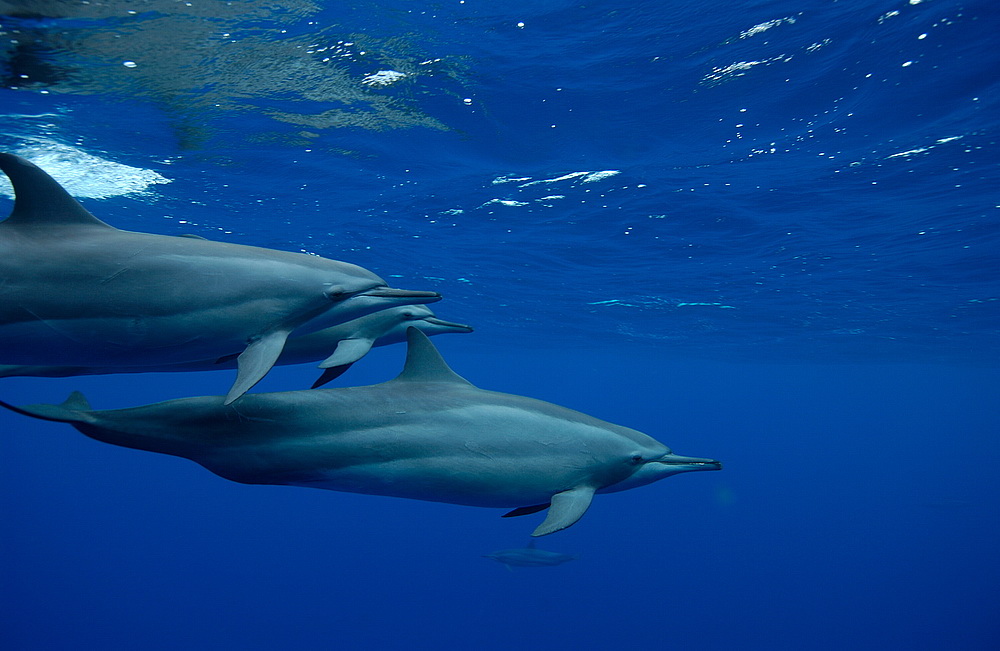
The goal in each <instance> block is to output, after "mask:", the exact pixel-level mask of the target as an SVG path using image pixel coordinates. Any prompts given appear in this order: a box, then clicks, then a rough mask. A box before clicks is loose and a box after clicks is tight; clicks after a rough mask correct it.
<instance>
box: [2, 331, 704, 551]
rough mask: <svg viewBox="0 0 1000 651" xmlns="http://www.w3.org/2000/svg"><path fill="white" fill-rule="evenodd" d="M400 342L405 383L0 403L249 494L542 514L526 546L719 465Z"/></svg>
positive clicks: (420, 345)
mask: <svg viewBox="0 0 1000 651" xmlns="http://www.w3.org/2000/svg"><path fill="white" fill-rule="evenodd" d="M407 343H408V346H407V356H406V363H405V365H404V368H403V371H402V373H400V375H399V376H398V377H396V378H395V379H393V380H390V381H388V382H383V383H381V384H376V385H372V386H365V387H348V388H341V389H311V390H306V391H288V392H280V393H261V394H249V395H246V396H244V397H243V398H242V399H241V400H240V401H238V402H236V403H233V404H228V405H227V404H226V401H225V400H224V399H223V397H221V396H203V397H196V398H182V399H179V400H169V401H166V402H160V403H156V404H151V405H146V406H143V407H133V408H130V409H113V410H107V411H94V410H92V409H91V408H90V406H89V405H88V404H87V402H86V400H85V399H84V398H83V396H82V395H81V394H79V393H74V394H73V395H71V396H70V398H69V399H68V400H67V401H66V402H64V403H63V404H61V405H32V406H27V407H15V406H13V405H9V404H6V403H0V406H4V407H7V408H8V409H12V410H14V411H16V412H19V413H21V414H24V415H27V416H32V417H34V418H40V419H43V420H52V421H57V422H63V423H69V424H70V425H72V426H73V427H75V428H76V429H78V430H79V431H81V432H83V433H84V434H86V435H87V436H89V437H91V438H94V439H96V440H99V441H104V442H106V443H112V444H115V445H121V446H124V447H129V448H135V449H140V450H149V451H152V452H160V453H163V454H172V455H175V456H179V457H184V458H187V459H191V460H193V461H195V462H197V463H199V464H201V465H202V466H204V467H205V468H207V469H208V470H210V471H212V472H214V473H216V474H217V475H219V476H221V477H225V478H226V479H230V480H232V481H237V482H242V483H246V484H281V485H291V486H308V487H313V488H323V489H327V490H334V491H346V492H352V493H367V494H371V495H387V496H395V497H406V498H411V499H419V500H429V501H434V502H447V503H452V504H465V505H469V506H482V507H494V508H507V509H510V508H513V509H514V510H513V511H512V512H510V513H509V514H508V515H522V514H526V513H529V512H535V511H540V510H543V509H546V508H547V509H548V513H547V515H546V517H545V519H544V521H543V522H542V523H541V524H540V525H539V526H538V527H537V528H536V529H535V530H534V532H533V533H532V535H533V536H544V535H547V534H551V533H554V532H556V531H559V530H561V529H565V528H566V527H569V526H571V525H572V524H574V523H575V522H576V521H577V520H579V519H580V518H581V517H582V516H583V514H584V513H585V512H586V510H587V508H588V507H589V506H590V503H591V500H592V499H593V497H594V494H595V493H609V492H616V491H622V490H627V489H630V488H635V487H638V486H642V485H645V484H649V483H651V482H654V481H657V480H659V479H663V478H665V477H669V476H671V475H676V474H678V473H683V472H692V471H699V470H719V469H721V468H722V464H721V463H719V462H718V461H715V460H714V459H702V458H696V457H683V456H680V455H676V454H674V453H673V452H671V450H670V449H669V448H668V447H666V446H665V445H663V444H662V443H659V442H657V441H655V440H654V439H652V438H650V437H649V436H647V435H645V434H643V433H641V432H638V431H636V430H633V429H629V428H627V427H622V426H619V425H614V424H611V423H608V422H605V421H602V420H598V419H597V418H593V417H591V416H587V415H586V414H583V413H580V412H578V411H573V410H571V409H567V408H565V407H560V406H558V405H554V404H551V403H548V402H543V401H541V400H533V399H531V398H525V397H522V396H516V395H511V394H506V393H497V392H493V391H485V390H483V389H479V388H476V387H475V386H473V385H472V384H470V383H469V382H467V381H466V380H465V379H463V378H462V377H460V376H459V375H457V374H456V373H455V372H454V371H452V370H451V369H450V368H449V367H448V365H447V364H446V363H445V361H444V359H442V358H441V355H440V354H439V353H438V351H437V349H436V348H435V347H434V344H433V343H431V341H430V339H429V338H428V337H427V336H426V335H425V334H423V333H422V332H421V331H420V330H418V329H417V328H412V327H411V328H408V329H407Z"/></svg>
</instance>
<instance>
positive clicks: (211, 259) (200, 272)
mask: <svg viewBox="0 0 1000 651" xmlns="http://www.w3.org/2000/svg"><path fill="white" fill-rule="evenodd" d="M0 169H2V170H3V172H4V173H5V174H6V175H7V176H8V177H9V178H10V181H11V184H12V185H13V187H14V193H15V201H14V209H13V211H12V212H11V214H10V217H8V218H7V219H6V220H5V221H3V222H0V362H3V363H5V364H25V365H50V364H51V365H55V364H59V365H79V366H101V365H117V366H150V365H154V364H179V363H182V362H191V361H198V360H203V359H210V358H216V359H218V358H220V357H223V356H226V355H231V354H237V353H238V354H239V360H238V363H237V366H238V371H237V377H236V381H235V383H234V384H233V386H232V388H231V389H230V391H229V394H228V395H227V396H226V402H227V403H231V402H232V401H234V400H235V399H236V398H238V397H239V396H241V395H243V393H245V392H246V391H247V390H248V389H250V387H252V386H253V385H254V384H256V383H257V382H258V381H259V380H260V379H261V378H262V377H264V375H265V374H266V373H267V372H268V371H269V370H270V369H271V366H272V365H273V364H274V361H275V360H276V359H277V358H278V355H280V354H281V350H282V348H283V347H284V344H285V340H286V339H287V337H288V336H289V334H291V333H292V332H293V331H294V332H296V333H297V334H308V333H310V332H315V331H317V330H322V329H323V328H327V327H330V326H333V325H336V324H338V323H344V322H345V321H349V320H351V319H355V318H358V317H360V316H363V315H365V314H369V313H371V312H375V311H378V310H381V309H385V308H387V307H392V306H398V305H407V304H415V303H430V302H433V301H436V300H439V299H440V295H439V294H437V293H436V292H413V291H407V290H399V289H391V288H389V287H388V286H387V285H386V283H385V281H384V280H382V279H381V278H379V277H378V276H376V275H375V274H373V273H372V272H370V271H368V270H367V269H363V268H361V267H358V266H356V265H352V264H348V263H346V262H338V261H335V260H327V259H325V258H320V257H318V256H312V255H306V254H304V253H290V252H287V251H275V250H272V249H263V248H258V247H253V246H244V245H240V244H229V243H225V242H213V241H210V240H206V239H202V238H197V237H195V238H191V237H172V236H167V235H154V234H150V233H135V232H130V231H122V230H118V229H117V228H114V227H112V226H109V225H108V224H105V223H104V222H102V221H101V220H99V219H98V218H96V217H94V216H93V215H91V214H90V213H89V212H87V210H86V209H85V208H84V207H83V206H82V205H80V204H79V203H78V202H77V201H76V200H75V199H73V197H71V196H70V195H69V193H67V192H66V190H65V189H63V187H62V186H60V185H59V184H58V183H57V182H56V181H55V180H54V179H52V177H50V176H49V175H48V174H46V173H45V172H44V171H42V170H41V169H40V168H38V167H37V166H35V165H33V164H32V163H30V162H28V161H27V160H25V159H23V158H21V157H19V156H14V155H13V154H0Z"/></svg>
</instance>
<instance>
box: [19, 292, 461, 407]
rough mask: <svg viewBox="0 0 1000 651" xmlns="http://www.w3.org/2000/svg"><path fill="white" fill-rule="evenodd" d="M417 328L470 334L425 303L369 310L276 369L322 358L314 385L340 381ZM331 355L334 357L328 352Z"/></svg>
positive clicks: (32, 371)
mask: <svg viewBox="0 0 1000 651" xmlns="http://www.w3.org/2000/svg"><path fill="white" fill-rule="evenodd" d="M411 326H412V327H415V328H419V329H420V330H421V331H422V332H423V333H424V334H426V335H439V334H444V333H448V332H472V328H471V327H470V326H467V325H465V324H462V323H452V322H451V321H445V320H443V319H439V318H437V316H435V315H434V312H432V311H431V310H430V308H428V307H427V306H426V305H402V306H400V307H390V308H386V309H384V310H379V311H378V312H373V313H372V314H368V315H366V316H363V317H361V318H358V319H353V320H351V321H348V322H347V323H341V324H340V325H335V326H332V327H329V328H324V329H323V330H320V331H319V332H314V333H312V334H308V335H303V336H301V337H296V336H294V334H293V335H292V336H291V337H289V338H288V341H287V342H286V343H285V347H284V349H282V351H281V355H280V356H279V357H278V360H277V361H276V362H275V365H286V364H306V363H309V362H316V361H319V360H321V359H323V358H324V357H326V361H325V362H324V364H323V365H324V367H325V369H324V372H323V374H322V375H321V376H320V377H319V379H317V380H316V382H315V383H314V384H313V388H316V387H318V386H322V385H324V384H326V383H327V382H329V381H330V380H333V379H335V378H337V377H340V375H341V374H343V372H344V371H346V370H347V369H348V367H350V366H351V364H353V363H354V362H356V361H358V360H359V359H361V358H362V357H364V356H365V355H366V354H368V351H369V350H370V349H371V348H372V347H374V346H387V345H389V344H397V343H400V342H402V341H405V340H406V329H407V328H408V327H411ZM331 351H333V352H332V354H331ZM235 367H236V355H231V356H229V357H224V358H222V359H206V360H202V361H198V362H185V363H183V364H164V365H154V366H18V365H11V364H8V365H3V364H0V378H4V377H71V376H76V375H105V374H108V373H171V372H177V371H213V370H217V369H230V368H235Z"/></svg>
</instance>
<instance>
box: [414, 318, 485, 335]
mask: <svg viewBox="0 0 1000 651" xmlns="http://www.w3.org/2000/svg"><path fill="white" fill-rule="evenodd" d="M424 321H426V322H427V323H431V324H433V325H438V326H443V327H445V328H455V329H458V330H464V331H465V332H472V331H473V330H472V326H470V325H465V324H464V323H454V322H452V321H445V320H444V319H439V318H437V317H436V316H428V317H424Z"/></svg>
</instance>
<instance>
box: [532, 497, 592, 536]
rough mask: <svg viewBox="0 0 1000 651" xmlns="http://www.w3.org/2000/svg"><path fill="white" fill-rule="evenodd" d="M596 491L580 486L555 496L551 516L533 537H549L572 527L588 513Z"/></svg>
mask: <svg viewBox="0 0 1000 651" xmlns="http://www.w3.org/2000/svg"><path fill="white" fill-rule="evenodd" d="M595 490H596V489H594V488H593V487H592V486H578V487H577V488H572V489H570V490H568V491H563V492H561V493H556V494H555V495H553V496H552V503H551V504H550V505H549V514H548V515H547V516H546V518H545V520H544V521H543V522H542V523H541V524H540V525H538V528H537V529H535V530H534V531H532V532H531V535H532V536H534V537H536V538H537V537H538V536H547V535H549V534H550V533H555V532H557V531H562V530H563V529H565V528H566V527H569V526H572V525H573V524H574V523H576V521H577V520H579V519H580V518H582V517H583V514H584V513H586V512H587V508H588V507H589V506H590V502H591V500H593V499H594V492H595Z"/></svg>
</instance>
